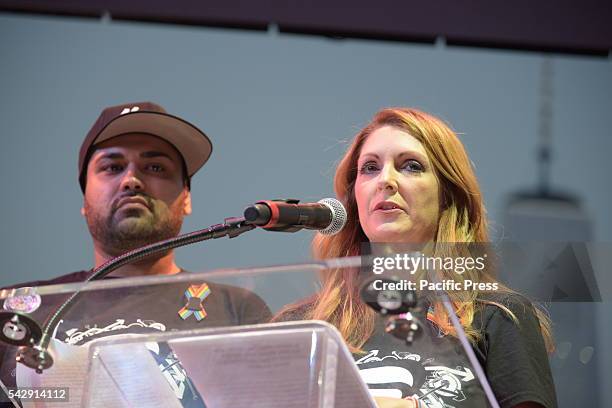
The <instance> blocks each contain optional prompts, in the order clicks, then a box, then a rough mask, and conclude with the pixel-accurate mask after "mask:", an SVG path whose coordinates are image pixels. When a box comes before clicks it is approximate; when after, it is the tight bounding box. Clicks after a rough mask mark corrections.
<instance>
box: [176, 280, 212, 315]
mask: <svg viewBox="0 0 612 408" xmlns="http://www.w3.org/2000/svg"><path fill="white" fill-rule="evenodd" d="M208 295H210V288H209V287H208V285H207V284H206V283H203V284H202V285H191V286H189V287H188V288H187V290H186V291H185V297H186V298H187V304H186V305H185V306H183V307H182V308H181V309H180V310H179V311H178V314H179V316H181V319H183V320H186V319H187V318H188V317H189V316H191V315H192V314H193V315H194V316H195V318H196V320H197V321H200V320H202V319H204V318H205V317H206V311H205V310H204V306H202V301H203V300H204V299H206V297H208Z"/></svg>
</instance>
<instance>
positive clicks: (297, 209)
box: [244, 198, 346, 235]
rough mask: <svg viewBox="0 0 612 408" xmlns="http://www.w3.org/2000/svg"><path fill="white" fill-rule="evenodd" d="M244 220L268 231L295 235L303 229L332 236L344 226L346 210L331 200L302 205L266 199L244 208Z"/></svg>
mask: <svg viewBox="0 0 612 408" xmlns="http://www.w3.org/2000/svg"><path fill="white" fill-rule="evenodd" d="M244 218H245V219H246V220H247V221H248V222H249V223H251V224H254V225H257V226H259V227H262V228H264V229H267V230H269V231H283V232H295V231H299V230H301V229H302V228H306V229H312V230H318V231H319V232H320V233H321V234H325V235H334V234H337V233H338V232H340V230H342V228H344V224H346V210H345V209H344V206H343V205H342V203H340V201H338V200H336V199H335V198H324V199H322V200H320V201H319V202H316V203H303V204H299V200H294V199H288V200H268V201H258V202H257V203H255V204H253V205H251V206H249V207H247V208H246V209H245V210H244Z"/></svg>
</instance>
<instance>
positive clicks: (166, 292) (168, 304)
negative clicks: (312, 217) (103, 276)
mask: <svg viewBox="0 0 612 408" xmlns="http://www.w3.org/2000/svg"><path fill="white" fill-rule="evenodd" d="M89 273H90V272H86V271H81V272H75V273H72V274H68V275H63V276H61V277H58V278H55V279H52V280H48V281H40V282H31V283H27V284H21V285H19V286H21V287H23V286H43V285H51V284H59V283H71V282H82V281H84V280H85V279H86V278H87V276H88V275H89ZM190 283H192V284H198V285H199V284H200V282H179V283H171V284H158V285H150V286H146V287H138V288H120V289H110V290H101V291H87V292H83V293H82V294H81V295H80V297H79V298H78V300H77V302H76V303H75V304H74V305H73V306H72V307H71V309H70V310H69V311H68V312H67V313H66V315H65V316H63V318H62V321H61V323H60V324H59V325H58V327H57V330H56V334H55V338H56V339H57V340H60V341H62V342H65V343H67V344H71V345H82V344H85V343H87V342H89V341H91V340H94V339H98V338H102V337H105V336H110V335H117V334H125V333H155V332H168V331H177V330H190V329H197V328H210V327H219V326H234V325H245V324H257V323H264V322H267V321H268V320H269V319H270V317H271V314H270V310H269V309H268V307H267V305H266V304H265V302H264V301H263V300H262V299H261V298H260V297H258V296H257V295H256V294H254V293H253V292H251V291H248V290H246V289H242V288H238V287H234V286H229V285H222V284H217V283H212V282H207V284H208V286H209V288H210V294H209V295H208V296H207V297H206V298H205V299H204V300H203V302H202V306H203V307H204V310H205V312H206V314H207V315H206V317H205V318H204V319H202V320H201V321H198V320H196V318H195V316H194V315H193V314H192V315H190V316H189V317H187V318H186V319H183V318H181V317H180V316H179V314H178V311H179V310H180V309H181V308H182V307H183V306H185V305H186V303H187V299H186V297H185V291H186V290H187V289H188V287H189V285H190ZM68 296H69V295H53V296H45V297H43V303H42V305H41V307H40V308H39V309H38V310H36V311H35V312H34V313H33V314H32V316H33V318H34V319H35V320H36V321H37V322H40V323H41V324H42V323H43V322H45V320H46V319H47V317H48V316H49V315H50V314H51V313H52V312H53V311H55V309H56V308H57V307H58V306H59V305H60V304H61V303H62V302H63V301H64V300H65V299H67V298H68ZM16 349H17V348H16V347H12V346H5V345H0V364H1V367H2V368H1V370H0V379H1V380H2V382H3V383H4V384H5V385H6V386H8V387H14V386H15V375H16V372H15V368H16V363H15V352H16ZM151 352H152V353H153V354H154V356H155V358H156V361H157V362H158V364H159V366H160V369H161V370H162V371H163V372H164V375H165V376H166V379H167V380H168V382H169V383H170V385H171V387H172V388H173V390H174V392H175V394H176V395H177V397H178V398H179V399H181V401H182V402H183V404H184V405H185V406H189V403H188V401H189V400H190V399H191V398H192V397H193V395H194V393H195V391H194V390H193V386H192V384H191V382H190V380H189V379H188V378H187V377H186V375H185V372H184V370H183V369H182V367H181V366H180V364H177V360H176V357H175V356H174V354H173V353H172V352H171V350H170V349H169V348H168V346H167V345H165V344H164V343H160V344H158V345H157V347H153V348H152V349H151ZM200 406H201V405H200Z"/></svg>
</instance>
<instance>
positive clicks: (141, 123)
mask: <svg viewBox="0 0 612 408" xmlns="http://www.w3.org/2000/svg"><path fill="white" fill-rule="evenodd" d="M127 133H146V134H150V135H154V136H157V137H159V138H161V139H164V140H166V141H167V142H168V143H170V144H171V145H173V146H174V147H175V148H176V150H178V152H179V153H180V154H181V156H183V160H185V166H186V168H187V174H188V175H189V177H191V176H193V175H194V174H195V173H196V172H197V171H198V170H199V169H200V168H201V167H202V166H203V165H204V164H205V163H206V162H207V161H208V159H209V157H210V155H211V153H212V143H211V142H210V139H209V138H208V136H206V134H204V132H202V131H201V130H200V129H198V128H197V127H195V126H194V125H192V124H191V123H189V122H187V121H185V120H183V119H181V118H179V117H176V116H173V115H170V114H167V113H161V112H149V111H137V112H131V113H126V114H124V115H121V116H118V117H116V118H115V119H113V120H112V121H110V122H109V123H108V124H107V125H106V127H104V129H102V131H101V132H100V133H99V134H98V136H97V137H96V138H95V140H94V141H93V143H92V145H94V144H98V143H101V142H103V141H105V140H108V139H111V138H113V137H116V136H120V135H124V134H127Z"/></svg>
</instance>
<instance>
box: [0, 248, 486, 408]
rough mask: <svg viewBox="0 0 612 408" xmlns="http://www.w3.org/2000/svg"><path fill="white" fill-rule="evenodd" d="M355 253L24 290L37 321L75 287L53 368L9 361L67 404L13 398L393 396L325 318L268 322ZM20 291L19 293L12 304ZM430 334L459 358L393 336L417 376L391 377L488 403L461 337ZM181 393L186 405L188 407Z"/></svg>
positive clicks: (177, 403) (289, 402) (122, 403)
mask: <svg viewBox="0 0 612 408" xmlns="http://www.w3.org/2000/svg"><path fill="white" fill-rule="evenodd" d="M360 262H361V260H360V259H359V258H343V259H332V260H328V261H325V262H315V263H309V264H297V265H282V266H272V267H259V268H244V269H227V270H216V271H209V272H198V273H195V272H181V273H179V274H177V275H173V276H153V277H137V278H122V279H112V278H107V279H103V280H100V281H95V282H89V283H87V284H83V283H78V282H75V283H62V284H56V285H50V286H44V287H37V288H34V289H33V290H31V291H26V292H25V293H26V294H27V295H28V296H30V295H31V296H32V299H34V298H36V296H39V297H40V306H39V307H38V309H36V310H35V311H32V312H30V313H28V314H27V316H28V317H29V318H30V319H31V320H32V321H34V322H37V323H38V325H39V326H40V327H44V324H45V321H46V320H47V319H48V317H49V316H50V315H51V314H52V313H53V312H54V311H56V310H57V308H58V305H60V304H61V303H62V302H64V301H65V300H66V299H68V298H69V297H70V296H72V295H74V293H75V292H77V291H78V292H79V294H78V295H77V296H76V297H75V301H74V302H73V303H72V306H71V307H70V308H69V309H67V310H65V314H64V315H63V316H62V318H61V323H60V324H59V325H58V327H56V328H53V329H50V330H51V331H52V333H54V335H53V336H52V340H51V341H50V343H49V346H48V349H49V351H50V353H51V355H52V357H53V365H52V366H51V367H50V368H47V369H45V370H43V373H42V374H38V373H36V372H35V371H34V370H33V369H31V368H29V367H26V366H25V365H23V364H20V363H18V364H16V376H15V381H16V383H17V387H18V388H19V389H29V388H30V387H35V388H37V389H44V388H49V387H56V388H62V387H63V388H66V389H67V391H68V396H69V398H68V401H67V402H62V403H61V404H59V403H57V401H53V400H50V399H44V398H43V399H38V400H34V399H32V398H23V399H21V404H22V405H23V406H24V407H29V406H31V407H34V406H36V407H40V406H51V407H53V406H61V407H104V408H108V407H181V406H190V407H191V406H200V407H207V408H225V407H228V408H229V407H247V406H248V407H262V408H264V407H266V408H274V407H284V408H289V407H296V408H298V407H299V408H333V407H338V408H344V407H346V408H349V407H351V408H353V407H356V408H361V407H363V408H373V407H375V406H376V405H375V403H374V399H373V397H372V395H392V394H388V392H389V389H379V390H374V391H380V392H385V393H387V394H376V392H374V391H372V390H368V386H370V388H375V389H376V388H380V383H381V382H382V380H381V379H380V378H381V377H380V376H378V377H377V375H378V374H376V373H378V372H379V371H376V370H369V371H368V370H360V368H363V367H364V366H363V364H362V365H361V366H359V367H358V365H356V364H355V361H356V360H357V361H358V363H359V362H363V361H365V360H366V357H368V356H367V355H366V352H365V351H364V352H363V353H361V354H360V353H359V352H357V353H356V354H352V353H351V352H350V351H349V349H348V347H347V345H346V344H345V343H344V340H343V339H342V337H341V335H340V333H339V332H338V331H337V330H336V329H335V328H334V327H333V326H331V325H329V324H328V323H325V322H320V321H301V320H300V315H299V313H298V314H297V315H293V317H294V318H292V319H288V320H297V321H280V322H276V321H275V319H274V316H276V315H277V314H278V313H279V311H281V310H283V308H284V307H286V306H287V305H291V304H296V303H297V302H301V301H303V300H304V299H308V298H309V297H312V296H313V295H314V294H316V293H317V290H319V284H318V283H319V281H320V277H321V276H322V275H323V274H325V273H342V272H343V270H347V269H351V268H352V269H353V270H358V269H359V266H360ZM204 284H206V286H203V285H204ZM0 297H1V299H0V300H1V301H3V302H4V301H7V299H13V300H15V298H16V297H17V298H18V297H19V293H17V292H15V291H11V290H4V291H2V292H0ZM18 300H19V299H18ZM30 300H31V299H30ZM30 300H27V301H25V300H23V299H21V303H24V302H25V303H28V302H30ZM32 302H33V301H32ZM16 303H20V301H17V302H16ZM30 303H31V302H30ZM298 310H299V309H298ZM425 314H426V311H424V312H423V317H422V319H421V322H422V323H423V324H426V318H425ZM383 319H386V318H383V317H380V320H381V321H382V320H383ZM282 320H287V319H282ZM436 334H439V333H435V332H434V331H431V330H422V335H421V338H420V341H421V342H422V344H425V345H426V346H427V347H439V348H440V350H444V352H447V353H452V354H453V359H455V360H457V359H458V358H461V361H463V362H464V363H462V366H461V367H458V366H457V365H453V366H452V367H451V366H448V367H440V366H435V365H433V364H432V366H431V367H427V361H421V360H418V359H417V357H415V356H416V354H415V353H411V345H409V344H404V343H397V344H398V345H399V346H398V347H400V348H401V352H394V353H395V354H394V355H395V356H396V357H397V356H399V357H398V359H404V360H406V361H410V362H411V363H414V364H416V365H417V366H418V369H419V370H420V371H422V373H423V374H422V378H420V380H419V381H417V379H418V375H417V374H414V376H413V374H411V373H410V372H404V373H400V374H401V378H403V379H400V380H397V381H403V382H404V385H406V386H410V387H412V388H413V391H411V392H412V393H414V394H415V395H423V398H427V399H428V401H433V402H432V404H433V403H434V402H436V401H442V402H443V401H445V400H444V399H454V400H455V401H457V402H461V401H462V398H463V399H465V395H466V394H469V395H477V397H474V398H478V400H479V401H480V400H482V401H483V404H482V405H481V406H487V404H486V402H485V401H486V398H485V397H484V392H483V388H482V384H481V382H480V380H479V377H478V375H477V371H476V370H478V369H479V368H480V367H474V366H473V365H472V364H470V363H469V361H470V360H469V359H468V358H466V354H465V350H463V349H462V347H461V344H460V343H456V344H454V345H453V346H452V347H450V346H444V345H442V344H441V343H440V341H439V339H438V338H437V337H436ZM384 336H391V334H384ZM0 347H4V348H5V349H6V351H5V352H4V355H5V358H4V361H3V362H2V364H3V367H2V371H3V376H2V381H3V383H2V388H3V390H4V392H5V393H6V392H7V391H10V389H11V387H15V384H11V383H10V377H9V376H7V375H6V373H7V372H8V371H9V370H11V369H13V368H14V367H15V366H14V365H13V367H11V364H10V362H11V361H10V356H11V355H13V356H14V355H15V353H16V351H17V347H16V346H10V347H6V346H4V345H2V346H0ZM6 356H9V358H7V357H6ZM455 360H453V361H455ZM457 361H458V360H457ZM472 361H473V360H472ZM398 370H399V368H397V369H396V370H394V373H397V372H398ZM392 371H393V370H392ZM404 371H406V370H404ZM389 372H391V371H389ZM384 375H387V374H384ZM384 375H383V377H384ZM6 378H9V381H6ZM398 378H400V377H399V376H398ZM394 381H395V380H394ZM185 396H187V398H189V401H187V402H189V403H193V404H195V405H189V404H187V402H186V401H185V399H184V398H185ZM26 397H27V396H26ZM194 401H195V402H194ZM13 403H16V399H13ZM431 406H435V405H431ZM457 406H461V405H460V404H459V405H457Z"/></svg>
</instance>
